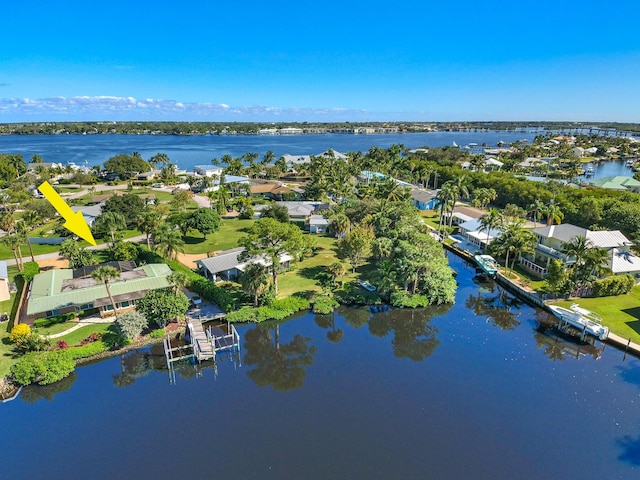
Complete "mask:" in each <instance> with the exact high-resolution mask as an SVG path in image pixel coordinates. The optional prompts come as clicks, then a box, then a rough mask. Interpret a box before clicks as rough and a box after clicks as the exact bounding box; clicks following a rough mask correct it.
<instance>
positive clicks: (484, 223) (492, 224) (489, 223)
mask: <svg viewBox="0 0 640 480" xmlns="http://www.w3.org/2000/svg"><path fill="white" fill-rule="evenodd" d="M503 224H504V216H503V215H502V212H501V211H500V210H498V209H496V208H492V209H490V210H489V215H485V216H484V217H482V218H481V219H480V228H479V229H478V231H480V232H483V231H486V232H487V240H486V242H484V248H485V250H486V249H487V247H488V246H489V234H490V233H491V230H495V229H498V228H500V227H501V226H502V225H503Z"/></svg>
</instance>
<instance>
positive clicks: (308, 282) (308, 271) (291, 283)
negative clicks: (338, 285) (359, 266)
mask: <svg viewBox="0 0 640 480" xmlns="http://www.w3.org/2000/svg"><path fill="white" fill-rule="evenodd" d="M315 238H316V240H317V241H318V244H317V250H316V254H315V255H314V256H313V257H311V258H306V259H305V260H304V261H302V262H300V263H299V264H298V265H297V266H296V268H295V269H294V270H292V271H290V272H286V273H284V274H282V275H280V276H279V277H278V290H279V291H278V296H279V297H281V298H282V297H288V296H290V295H292V294H293V293H295V292H300V291H314V292H319V291H321V288H320V286H319V285H318V275H319V274H322V273H324V272H325V271H326V269H325V267H328V266H329V265H331V264H332V263H335V262H337V261H339V260H338V257H337V256H336V245H337V240H336V239H335V238H333V237H330V236H324V235H317V236H316V237H315ZM345 266H346V267H347V272H348V273H347V275H345V276H344V277H343V280H345V281H348V280H352V279H353V278H355V275H353V274H351V269H350V267H349V265H348V264H345Z"/></svg>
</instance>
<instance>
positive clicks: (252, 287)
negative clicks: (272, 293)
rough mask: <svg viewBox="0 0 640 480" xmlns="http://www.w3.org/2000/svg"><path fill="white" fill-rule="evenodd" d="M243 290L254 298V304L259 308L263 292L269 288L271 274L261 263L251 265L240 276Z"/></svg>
mask: <svg viewBox="0 0 640 480" xmlns="http://www.w3.org/2000/svg"><path fill="white" fill-rule="evenodd" d="M239 280H240V285H242V289H243V290H244V291H245V292H246V293H247V294H248V295H252V296H253V304H254V305H255V306H256V307H257V306H258V304H259V298H260V295H261V294H262V292H264V291H265V290H266V289H267V288H269V272H268V269H267V267H265V266H264V265H262V264H261V263H258V262H256V263H250V264H249V265H247V267H246V268H245V270H244V272H242V274H241V275H240V278H239Z"/></svg>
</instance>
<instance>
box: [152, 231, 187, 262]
mask: <svg viewBox="0 0 640 480" xmlns="http://www.w3.org/2000/svg"><path fill="white" fill-rule="evenodd" d="M153 243H154V245H155V248H156V249H157V250H159V251H160V253H161V254H162V255H163V256H164V257H166V258H168V259H169V260H175V259H176V257H177V256H178V252H184V240H182V235H181V234H180V232H179V231H178V230H175V229H172V228H171V227H170V226H169V225H168V224H166V223H163V224H162V225H160V227H159V228H158V230H156V231H155V232H154V233H153Z"/></svg>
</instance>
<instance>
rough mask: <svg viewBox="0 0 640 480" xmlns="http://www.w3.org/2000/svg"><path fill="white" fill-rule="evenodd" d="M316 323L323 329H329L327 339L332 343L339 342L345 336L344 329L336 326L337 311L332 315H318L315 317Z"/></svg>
mask: <svg viewBox="0 0 640 480" xmlns="http://www.w3.org/2000/svg"><path fill="white" fill-rule="evenodd" d="M314 321H315V322H316V325H318V326H319V327H320V328H323V329H329V331H328V332H327V340H329V341H330V342H331V343H339V342H340V340H342V338H343V337H344V331H343V330H342V329H341V328H336V312H335V311H334V312H333V313H332V314H330V315H316V316H315V318H314Z"/></svg>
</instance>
